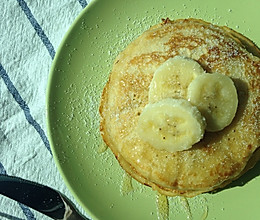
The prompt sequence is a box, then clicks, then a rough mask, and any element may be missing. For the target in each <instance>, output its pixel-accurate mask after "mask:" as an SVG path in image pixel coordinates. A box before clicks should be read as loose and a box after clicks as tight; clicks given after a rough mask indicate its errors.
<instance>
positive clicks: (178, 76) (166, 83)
mask: <svg viewBox="0 0 260 220" xmlns="http://www.w3.org/2000/svg"><path fill="white" fill-rule="evenodd" d="M203 73H204V70H203V68H202V67H201V66H200V65H199V64H198V63H197V62H196V61H194V60H192V59H190V58H186V57H181V56H176V57H174V58H170V59H168V60H167V61H165V62H164V63H163V64H162V65H161V66H160V67H159V68H158V69H157V70H156V71H155V73H154V77H153V79H152V82H151V84H150V89H149V102H150V103H155V102H157V101H159V100H162V99H164V98H186V95H187V88H188V86H189V84H190V82H191V81H192V80H193V79H195V78H196V77H197V76H198V75H201V74H203Z"/></svg>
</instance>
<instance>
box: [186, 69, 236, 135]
mask: <svg viewBox="0 0 260 220" xmlns="http://www.w3.org/2000/svg"><path fill="white" fill-rule="evenodd" d="M188 100H189V101H190V102H191V103H192V104H193V105H195V106H197V108H198V109H199V111H200V112H201V114H202V115H203V116H204V117H205V118H206V121H207V127H206V130H207V131H220V130H222V129H223V128H225V127H226V126H228V125H229V124H230V123H231V122H232V120H233V118H234V116H235V114H236V110H237V105H238V98H237V91H236V87H235V85H234V83H233V81H232V80H231V79H230V78H229V77H228V76H226V75H223V74H220V73H207V74H203V75H200V76H198V77H197V78H196V79H194V80H193V81H192V82H191V83H190V85H189V87H188Z"/></svg>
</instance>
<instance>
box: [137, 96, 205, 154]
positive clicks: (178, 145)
mask: <svg viewBox="0 0 260 220" xmlns="http://www.w3.org/2000/svg"><path fill="white" fill-rule="evenodd" d="M205 126H206V122H205V118H204V117H203V116H202V115H201V113H200V112H199V111H198V109H197V108H196V107H195V106H192V105H191V104H190V103H189V102H188V101H187V100H184V99H173V98H167V99H163V100H161V101H159V102H156V103H149V104H147V105H146V106H145V108H144V110H143V112H142V113H141V115H140V118H139V121H138V126H137V132H138V134H139V136H140V138H141V139H142V140H143V141H146V142H148V143H149V144H151V145H152V146H153V147H155V148H157V149H160V150H167V151H169V152H176V151H182V150H186V149H189V148H191V147H192V145H193V144H195V143H197V142H198V141H200V139H201V138H202V137H203V135H204V129H205Z"/></svg>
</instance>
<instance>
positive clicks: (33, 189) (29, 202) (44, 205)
mask: <svg viewBox="0 0 260 220" xmlns="http://www.w3.org/2000/svg"><path fill="white" fill-rule="evenodd" d="M0 194H2V195H4V196H7V197H9V198H10V199H13V200H16V201H17V202H20V203H22V204H24V205H26V206H29V207H31V208H33V209H35V210H37V211H39V212H41V213H43V214H45V215H47V216H49V217H50V218H52V219H57V220H58V219H59V220H61V219H62V220H83V219H86V218H84V217H82V216H81V215H80V214H79V213H78V212H77V211H76V209H75V207H74V206H73V205H72V204H71V202H70V201H69V200H68V199H67V198H66V197H65V196H64V195H62V194H61V193H59V192H58V191H56V190H54V189H52V188H50V187H48V186H44V185H41V184H38V183H35V182H31V181H28V180H25V179H21V178H18V177H12V176H8V175H3V174H0Z"/></svg>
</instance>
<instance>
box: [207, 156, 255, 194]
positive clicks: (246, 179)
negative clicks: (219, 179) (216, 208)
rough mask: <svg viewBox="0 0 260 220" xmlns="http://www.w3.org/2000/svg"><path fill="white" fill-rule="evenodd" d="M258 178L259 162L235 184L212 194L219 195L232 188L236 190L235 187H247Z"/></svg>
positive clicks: (234, 182)
mask: <svg viewBox="0 0 260 220" xmlns="http://www.w3.org/2000/svg"><path fill="white" fill-rule="evenodd" d="M258 176H260V161H258V162H257V163H256V165H255V166H254V167H253V168H251V169H250V170H248V171H247V172H246V173H244V174H243V175H242V176H241V177H239V178H238V179H237V180H234V181H233V182H231V183H230V184H228V185H227V186H226V187H224V188H222V189H217V190H215V191H213V192H212V194H215V193H218V192H221V191H224V190H227V189H230V188H234V187H242V186H245V185H246V184H247V183H249V182H250V181H251V180H253V179H254V178H256V177H258Z"/></svg>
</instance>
